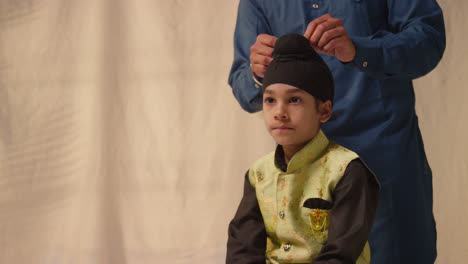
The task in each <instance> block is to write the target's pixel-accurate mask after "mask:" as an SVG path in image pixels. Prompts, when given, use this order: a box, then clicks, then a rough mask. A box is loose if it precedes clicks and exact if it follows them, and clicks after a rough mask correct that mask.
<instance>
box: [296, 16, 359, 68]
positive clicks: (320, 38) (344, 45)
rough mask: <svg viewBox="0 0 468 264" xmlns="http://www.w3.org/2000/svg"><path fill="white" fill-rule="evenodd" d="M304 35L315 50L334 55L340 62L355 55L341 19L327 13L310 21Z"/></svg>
mask: <svg viewBox="0 0 468 264" xmlns="http://www.w3.org/2000/svg"><path fill="white" fill-rule="evenodd" d="M304 36H305V37H306V38H307V39H309V41H310V44H311V45H312V47H313V48H314V49H315V51H317V52H320V53H323V54H327V55H331V56H335V57H337V58H338V59H339V60H340V61H342V62H350V61H352V60H354V56H356V48H355V47H354V44H353V42H352V41H351V39H350V38H349V36H348V33H347V32H346V29H345V28H344V25H343V21H341V20H340V19H338V18H334V17H332V16H331V15H329V14H325V15H323V16H321V17H318V18H316V19H314V20H313V21H312V22H310V23H309V25H308V26H307V30H306V32H305V33H304Z"/></svg>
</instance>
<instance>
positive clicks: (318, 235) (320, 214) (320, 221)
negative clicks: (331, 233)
mask: <svg viewBox="0 0 468 264" xmlns="http://www.w3.org/2000/svg"><path fill="white" fill-rule="evenodd" d="M329 214H330V210H325V209H312V211H311V212H310V213H309V224H310V231H311V233H312V236H313V237H314V238H315V239H317V240H326V239H327V238H328V225H329V224H330V215H329Z"/></svg>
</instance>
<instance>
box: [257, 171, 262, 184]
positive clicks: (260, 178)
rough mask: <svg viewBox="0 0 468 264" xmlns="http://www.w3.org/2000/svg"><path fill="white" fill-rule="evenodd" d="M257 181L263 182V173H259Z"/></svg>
mask: <svg viewBox="0 0 468 264" xmlns="http://www.w3.org/2000/svg"><path fill="white" fill-rule="evenodd" d="M257 181H259V182H261V181H263V173H261V172H260V171H257Z"/></svg>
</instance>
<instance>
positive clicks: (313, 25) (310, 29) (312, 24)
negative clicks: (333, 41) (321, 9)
mask: <svg viewBox="0 0 468 264" xmlns="http://www.w3.org/2000/svg"><path fill="white" fill-rule="evenodd" d="M330 18H333V17H332V16H331V15H330V14H325V15H323V16H320V17H318V18H316V19H314V20H312V22H310V23H309V25H307V29H306V31H305V33H304V37H306V38H307V39H310V37H311V36H312V33H313V32H314V31H315V28H316V27H317V26H318V25H319V24H322V23H323V22H325V21H327V20H328V19H330Z"/></svg>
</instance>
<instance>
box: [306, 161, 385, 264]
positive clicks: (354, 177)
mask: <svg viewBox="0 0 468 264" xmlns="http://www.w3.org/2000/svg"><path fill="white" fill-rule="evenodd" d="M379 189H380V187H379V184H378V182H377V180H376V178H375V176H374V175H373V174H372V172H371V171H370V170H369V169H368V168H367V167H366V166H365V165H364V163H363V162H362V161H361V160H360V159H355V160H353V161H351V162H350V163H349V164H348V167H347V168H346V171H345V173H344V176H343V177H342V178H341V179H340V181H339V182H338V184H337V185H336V187H335V190H334V191H333V207H332V209H331V211H330V225H329V228H328V241H327V243H326V244H325V245H324V246H323V247H322V250H321V251H320V253H319V255H318V256H317V258H315V259H314V261H313V262H312V263H313V264H348V263H349V264H354V263H355V262H356V260H357V258H358V257H359V255H360V254H361V252H362V250H363V248H364V245H365V243H366V242H367V238H368V236H369V233H370V230H371V227H372V222H373V219H374V215H375V211H376V208H377V202H378V200H379Z"/></svg>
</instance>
